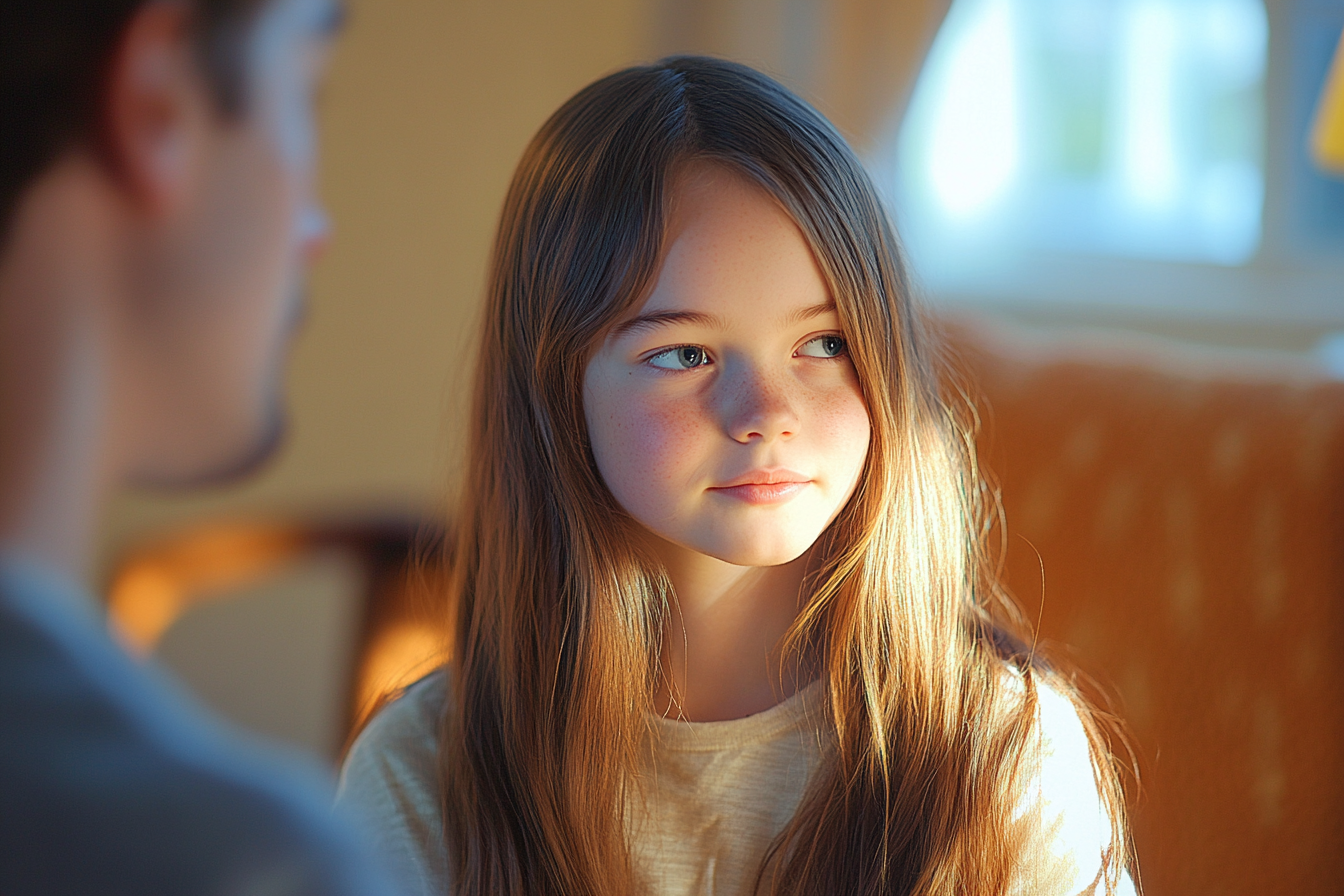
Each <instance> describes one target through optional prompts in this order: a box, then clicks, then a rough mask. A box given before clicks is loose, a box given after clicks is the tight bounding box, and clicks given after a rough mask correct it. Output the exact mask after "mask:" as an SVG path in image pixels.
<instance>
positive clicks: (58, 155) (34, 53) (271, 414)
mask: <svg viewBox="0 0 1344 896" xmlns="http://www.w3.org/2000/svg"><path fill="white" fill-rule="evenodd" d="M338 14H339V6H338V5H337V2H336V0H179V2H170V0H149V2H146V0H41V2H30V3H6V4H3V7H0V121H4V122H5V123H6V126H5V127H4V128H3V130H0V270H3V268H4V266H5V265H6V263H7V262H9V261H11V260H12V258H11V256H14V255H16V254H19V253H22V252H26V251H28V250H29V248H30V247H31V246H33V245H41V244H42V243H43V241H48V242H51V241H60V240H62V239H73V233H70V232H69V231H79V232H80V238H81V239H82V240H84V243H85V244H86V245H87V247H88V253H86V254H88V255H89V267H90V270H92V271H96V272H97V274H98V277H99V283H98V284H97V285H98V287H99V288H98V289H97V290H94V291H96V292H98V293H99V294H100V298H99V299H98V301H97V302H96V303H94V304H95V305H96V307H94V308H93V309H92V310H91V311H90V312H89V313H90V316H91V318H92V319H94V320H95V321H96V328H97V329H98V331H99V341H100V351H101V352H102V354H103V356H104V358H103V361H104V362H105V363H106V366H107V370H108V377H109V379H110V380H112V382H110V383H109V384H108V389H109V393H110V394H111V395H112V397H113V400H114V403H115V406H114V408H113V412H114V415H115V418H116V419H115V420H114V421H113V423H112V425H111V429H112V431H113V435H112V438H113V440H114V441H115V442H116V443H117V446H116V451H117V454H118V461H119V466H120V467H121V468H122V469H120V470H119V471H118V475H120V476H123V477H128V478H131V479H134V480H138V481H141V482H155V483H162V484H176V483H190V482H196V481H200V480H202V479H207V478H213V477H219V476H223V475H227V474H228V473H230V472H232V471H234V470H236V469H239V468H241V467H246V466H249V465H250V462H251V461H253V460H255V459H257V458H258V457H260V456H262V455H264V454H265V453H267V449H268V448H269V446H270V445H271V444H272V443H273V442H274V440H275V436H276V435H277V433H278V431H279V423H280V419H281V414H280V410H279V408H280V400H279V381H280V374H281V368H282V366H283V361H284V356H285V354H286V346H287V343H288V341H289V340H288V337H289V334H290V332H291V331H292V328H293V324H294V322H295V320H296V319H297V317H298V312H299V301H298V296H299V290H300V288H301V284H302V279H303V275H304V272H305V270H306V268H307V265H308V263H309V261H310V260H311V258H312V257H313V255H314V254H315V253H316V252H317V251H318V250H319V249H320V246H321V244H322V242H323V241H324V239H325V220H324V217H323V215H322V212H321V210H320V208H319V206H318V204H317V202H316V197H315V192H314V167H315V151H314V150H315V147H314V127H313V120H312V99H313V91H314V89H315V87H316V85H317V82H318V80H319V78H320V74H321V70H322V68H323V64H324V57H325V51H326V49H327V44H328V41H329V38H330V35H331V32H332V30H333V28H334V26H335V22H336V20H337V19H338V18H339V15H338ZM57 182H59V184H60V186H59V188H58V187H57V186H53V185H52V184H55V183H57ZM58 194H59V195H61V196H65V197H69V196H71V195H75V196H77V197H78V199H79V200H80V201H83V202H84V203H85V214H83V216H82V217H81V220H80V221H79V226H78V227H75V228H70V227H69V225H68V222H67V224H65V225H61V228H57V227H53V226H52V222H53V221H56V222H59V221H60V220H61V218H60V216H59V215H52V214H49V213H48V210H47V209H46V208H44V204H45V205H47V206H50V205H51V204H53V203H52V201H51V198H50V197H51V196H54V195H58ZM59 229H64V230H66V231H67V232H58V230H59ZM6 300H13V297H7V299H6Z"/></svg>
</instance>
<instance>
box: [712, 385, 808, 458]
mask: <svg viewBox="0 0 1344 896" xmlns="http://www.w3.org/2000/svg"><path fill="white" fill-rule="evenodd" d="M732 380H733V382H731V383H725V386H727V390H726V391H727V394H726V395H725V398H724V402H723V407H722V410H723V414H724V424H725V428H726V429H727V431H728V435H729V436H731V437H732V438H733V440H734V441H737V442H741V443H743V444H747V443H749V442H751V441H752V440H753V439H760V440H762V441H766V442H771V441H774V440H775V439H787V438H790V437H792V436H793V435H794V433H796V432H797V431H798V415H797V413H796V412H795V410H794V407H793V402H792V401H791V400H790V395H789V390H788V388H787V384H786V383H784V382H782V381H781V378H780V377H777V376H770V375H767V374H766V373H764V372H763V371H760V370H753V369H745V370H742V371H739V375H738V376H736V377H733V378H732Z"/></svg>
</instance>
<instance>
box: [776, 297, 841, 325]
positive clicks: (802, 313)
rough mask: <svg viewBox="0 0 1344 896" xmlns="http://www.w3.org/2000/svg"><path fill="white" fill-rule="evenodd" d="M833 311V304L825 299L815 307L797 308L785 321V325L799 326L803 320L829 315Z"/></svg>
mask: <svg viewBox="0 0 1344 896" xmlns="http://www.w3.org/2000/svg"><path fill="white" fill-rule="evenodd" d="M833 311H835V302H832V301H831V300H830V299H827V300H826V301H824V302H820V303H818V304H816V305H809V306H808V307H806V308H799V309H798V310H797V311H795V312H793V313H792V314H790V315H789V316H788V318H787V319H786V321H785V322H786V323H790V324H800V323H802V322H803V321H805V320H811V319H812V318H814V317H821V316H822V315H823V314H830V313H832V312H833Z"/></svg>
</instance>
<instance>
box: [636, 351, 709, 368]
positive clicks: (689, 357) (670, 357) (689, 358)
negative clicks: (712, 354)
mask: <svg viewBox="0 0 1344 896" xmlns="http://www.w3.org/2000/svg"><path fill="white" fill-rule="evenodd" d="M649 363H650V364H652V365H653V366H654V367H659V368H662V369H663V370H690V369H691V368H692V367H703V366H705V365H706V364H708V363H709V355H708V354H707V353H706V352H705V350H704V349H703V348H701V347H700V346H698V345H679V346H677V347H676V348H669V349H668V350H667V351H663V352H659V353H658V354H656V355H654V356H653V357H652V358H650V359H649Z"/></svg>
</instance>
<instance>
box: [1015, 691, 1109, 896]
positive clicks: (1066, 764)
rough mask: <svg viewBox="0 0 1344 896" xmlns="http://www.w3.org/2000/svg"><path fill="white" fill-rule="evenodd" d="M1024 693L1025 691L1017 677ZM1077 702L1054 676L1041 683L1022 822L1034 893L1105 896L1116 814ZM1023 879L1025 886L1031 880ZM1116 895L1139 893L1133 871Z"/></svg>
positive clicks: (1029, 889) (1027, 753)
mask: <svg viewBox="0 0 1344 896" xmlns="http://www.w3.org/2000/svg"><path fill="white" fill-rule="evenodd" d="M1015 677H1016V679H1017V687H1016V688H1015V690H1018V691H1019V692H1020V691H1021V690H1023V689H1024V686H1023V683H1022V679H1021V677H1020V673H1017V674H1015ZM1081 712H1082V710H1080V708H1079V706H1078V704H1076V703H1075V702H1074V701H1073V699H1071V698H1070V697H1069V695H1068V693H1067V691H1066V690H1065V689H1064V687H1062V686H1061V685H1059V684H1057V683H1055V682H1052V681H1050V679H1049V677H1048V676H1040V677H1039V678H1037V688H1036V714H1035V715H1036V717H1035V724H1034V726H1033V730H1032V734H1031V736H1030V737H1029V739H1028V742H1027V744H1026V751H1025V753H1024V756H1023V759H1024V763H1025V767H1024V769H1023V771H1024V772H1025V774H1024V776H1023V781H1022V784H1023V790H1022V792H1021V795H1020V798H1019V803H1018V810H1017V813H1016V814H1017V818H1018V820H1019V821H1020V822H1022V823H1024V824H1026V825H1027V826H1028V828H1027V830H1028V831H1030V834H1029V835H1028V838H1027V847H1028V848H1027V863H1026V865H1027V867H1028V868H1029V869H1032V871H1033V872H1034V873H1031V874H1028V875H1027V877H1028V881H1029V885H1028V886H1027V887H1026V888H1025V892H1030V893H1052V892H1057V893H1068V894H1072V893H1083V892H1091V891H1090V890H1089V887H1091V886H1092V885H1093V884H1096V885H1097V886H1096V890H1095V892H1097V893H1102V892H1105V887H1104V886H1103V885H1101V884H1100V881H1099V879H1098V878H1099V876H1100V873H1101V869H1102V867H1103V866H1104V864H1105V861H1106V855H1107V853H1108V851H1109V849H1110V847H1111V833H1112V832H1111V815H1110V812H1109V810H1108V808H1107V804H1106V800H1105V798H1104V797H1103V794H1102V792H1101V788H1100V787H1099V785H1098V780H1097V774H1096V770H1095V764H1094V763H1095V759H1094V757H1093V754H1092V744H1091V741H1090V739H1089V738H1088V734H1087V728H1086V726H1085V724H1084V721H1083V717H1082V715H1081ZM1028 881H1024V883H1028ZM1117 884H1118V886H1117V888H1116V891H1115V892H1117V893H1130V894H1132V893H1133V884H1132V883H1130V880H1129V877H1128V875H1127V874H1122V875H1121V877H1120V879H1119V880H1118V881H1117Z"/></svg>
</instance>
